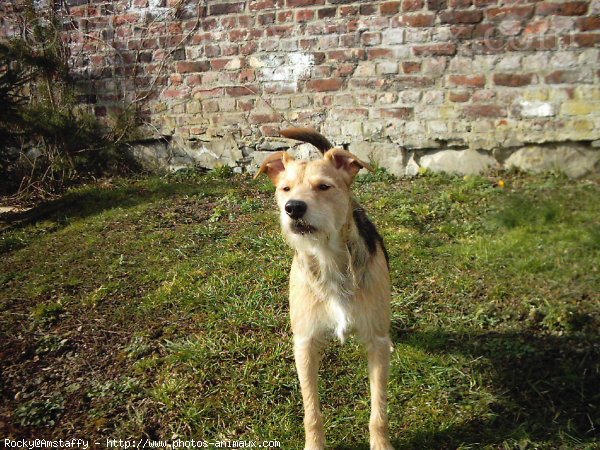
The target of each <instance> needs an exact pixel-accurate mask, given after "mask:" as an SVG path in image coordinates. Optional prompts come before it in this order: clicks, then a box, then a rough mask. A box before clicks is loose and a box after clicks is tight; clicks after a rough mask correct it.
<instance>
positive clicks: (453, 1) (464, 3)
mask: <svg viewBox="0 0 600 450" xmlns="http://www.w3.org/2000/svg"><path fill="white" fill-rule="evenodd" d="M472 4H473V0H450V3H449V6H450V7H451V8H468V7H469V6H471V5H472Z"/></svg>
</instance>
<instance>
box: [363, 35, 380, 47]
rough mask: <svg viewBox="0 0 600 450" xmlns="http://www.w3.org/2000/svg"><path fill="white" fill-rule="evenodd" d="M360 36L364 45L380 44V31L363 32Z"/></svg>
mask: <svg viewBox="0 0 600 450" xmlns="http://www.w3.org/2000/svg"><path fill="white" fill-rule="evenodd" d="M360 38H361V41H362V43H363V45H366V46H372V45H379V44H381V33H380V32H373V33H369V32H367V33H363V34H362V35H361V37H360Z"/></svg>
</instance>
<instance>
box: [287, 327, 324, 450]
mask: <svg viewBox="0 0 600 450" xmlns="http://www.w3.org/2000/svg"><path fill="white" fill-rule="evenodd" d="M321 349H322V344H321V343H320V342H319V341H318V340H316V339H314V338H306V337H299V336H294V357H295V359H296V370H297V371H298V379H299V380H300V389H301V390H302V403H303V404H304V433H305V445H304V448H305V450H323V449H324V448H325V432H324V430H323V417H322V415H321V408H320V406H319V389H318V382H317V377H318V372H319V363H320V360H321Z"/></svg>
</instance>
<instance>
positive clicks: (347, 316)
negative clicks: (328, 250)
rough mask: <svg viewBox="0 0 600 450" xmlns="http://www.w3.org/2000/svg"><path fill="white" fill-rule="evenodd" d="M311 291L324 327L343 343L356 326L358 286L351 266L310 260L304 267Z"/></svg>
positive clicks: (323, 260)
mask: <svg viewBox="0 0 600 450" xmlns="http://www.w3.org/2000/svg"><path fill="white" fill-rule="evenodd" d="M304 269H305V280H306V282H307V284H308V288H309V289H310V291H312V294H313V295H314V297H315V298H316V299H317V302H318V308H319V309H320V314H319V316H318V317H319V321H320V322H321V324H320V325H321V326H322V327H325V328H327V329H329V330H331V331H333V332H334V334H335V335H336V337H337V338H338V339H339V340H340V341H341V342H344V340H345V339H346V337H347V335H348V334H349V332H350V330H351V328H352V325H353V323H354V309H355V308H354V307H353V306H354V305H353V303H354V301H355V294H356V290H357V286H356V285H355V280H354V277H353V274H352V271H351V270H350V269H349V267H347V265H346V266H342V267H340V264H336V263H335V262H334V261H332V260H327V259H322V260H318V259H316V258H311V259H309V260H308V265H306V264H305V265H304Z"/></svg>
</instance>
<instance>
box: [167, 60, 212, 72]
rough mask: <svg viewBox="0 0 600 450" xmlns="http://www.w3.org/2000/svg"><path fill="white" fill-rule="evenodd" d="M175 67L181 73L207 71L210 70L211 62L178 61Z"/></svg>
mask: <svg viewBox="0 0 600 450" xmlns="http://www.w3.org/2000/svg"><path fill="white" fill-rule="evenodd" d="M175 67H176V70H177V72H179V73H190V72H206V71H207V70H210V63H209V62H208V61H178V62H177V64H176V65H175Z"/></svg>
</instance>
